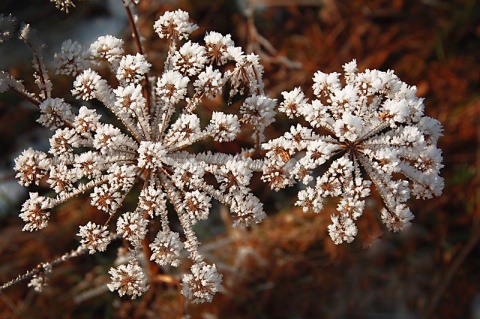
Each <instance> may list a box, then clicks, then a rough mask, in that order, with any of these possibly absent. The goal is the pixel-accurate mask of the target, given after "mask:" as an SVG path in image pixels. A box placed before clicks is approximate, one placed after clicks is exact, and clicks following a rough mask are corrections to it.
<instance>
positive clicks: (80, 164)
mask: <svg viewBox="0 0 480 319" xmlns="http://www.w3.org/2000/svg"><path fill="white" fill-rule="evenodd" d="M73 166H74V167H75V168H76V169H77V178H79V179H80V178H82V177H88V178H96V177H100V176H101V175H102V171H103V169H104V165H103V160H102V157H101V156H98V154H97V153H96V152H92V151H89V152H85V153H82V154H78V155H75V159H74V164H73Z"/></svg>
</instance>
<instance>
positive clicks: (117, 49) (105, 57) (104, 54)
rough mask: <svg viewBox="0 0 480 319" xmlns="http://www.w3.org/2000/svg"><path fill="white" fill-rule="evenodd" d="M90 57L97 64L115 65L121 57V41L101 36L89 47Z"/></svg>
mask: <svg viewBox="0 0 480 319" xmlns="http://www.w3.org/2000/svg"><path fill="white" fill-rule="evenodd" d="M90 55H91V56H92V57H93V58H94V59H95V60H97V61H98V62H101V61H108V62H110V64H112V65H116V64H118V61H120V59H121V58H122V56H123V40H122V39H118V38H116V37H114V36H111V35H105V36H101V37H99V38H98V40H97V41H95V42H93V43H92V44H91V45H90Z"/></svg>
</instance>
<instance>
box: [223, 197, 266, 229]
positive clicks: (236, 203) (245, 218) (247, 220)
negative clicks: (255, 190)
mask: <svg viewBox="0 0 480 319" xmlns="http://www.w3.org/2000/svg"><path fill="white" fill-rule="evenodd" d="M232 197H233V198H234V200H233V201H232V206H231V207H230V210H231V212H232V214H233V215H234V216H235V221H234V222H233V227H237V226H247V227H248V226H250V225H253V224H258V223H260V222H261V221H262V220H264V219H265V218H266V217H267V215H266V214H265V212H264V211H263V204H262V203H261V202H260V200H259V199H258V198H257V197H255V196H253V195H251V194H249V195H247V196H243V195H242V194H234V195H232Z"/></svg>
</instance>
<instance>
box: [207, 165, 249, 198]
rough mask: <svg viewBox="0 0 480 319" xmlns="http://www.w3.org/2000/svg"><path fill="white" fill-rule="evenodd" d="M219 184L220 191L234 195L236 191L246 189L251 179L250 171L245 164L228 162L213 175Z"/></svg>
mask: <svg viewBox="0 0 480 319" xmlns="http://www.w3.org/2000/svg"><path fill="white" fill-rule="evenodd" d="M215 177H216V178H217V181H218V182H219V183H220V190H222V191H229V192H230V193H232V194H234V193H235V192H236V191H238V190H241V189H242V188H244V187H247V186H248V184H249V183H250V179H251V178H252V171H251V170H250V169H248V167H247V165H246V163H244V162H241V161H238V160H228V161H227V162H226V163H225V165H222V166H221V167H220V169H219V170H218V171H217V174H215Z"/></svg>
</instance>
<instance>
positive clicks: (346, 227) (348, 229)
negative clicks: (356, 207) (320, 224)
mask: <svg viewBox="0 0 480 319" xmlns="http://www.w3.org/2000/svg"><path fill="white" fill-rule="evenodd" d="M331 219H332V224H331V225H329V226H328V233H329V234H330V237H331V238H332V240H333V242H334V243H335V244H337V245H338V244H341V243H343V242H347V243H351V242H352V241H353V240H354V239H355V236H356V235H357V226H356V225H355V223H354V222H353V220H352V219H351V218H348V217H345V216H338V215H332V216H331Z"/></svg>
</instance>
